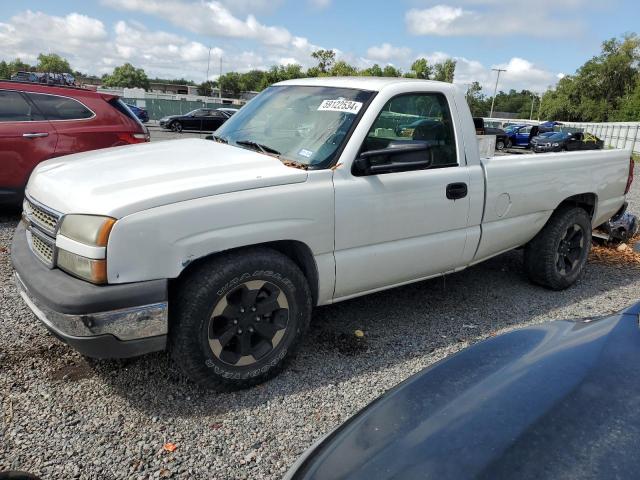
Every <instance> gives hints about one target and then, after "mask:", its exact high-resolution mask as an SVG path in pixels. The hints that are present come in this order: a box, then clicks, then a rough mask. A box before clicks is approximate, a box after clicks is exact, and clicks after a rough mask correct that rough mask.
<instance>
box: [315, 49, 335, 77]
mask: <svg viewBox="0 0 640 480" xmlns="http://www.w3.org/2000/svg"><path fill="white" fill-rule="evenodd" d="M311 56H312V57H313V58H315V59H316V60H317V61H318V70H319V71H320V73H327V72H328V71H329V69H331V67H332V66H333V64H334V63H335V61H336V52H334V51H333V50H322V49H321V50H316V51H315V52H312V53H311Z"/></svg>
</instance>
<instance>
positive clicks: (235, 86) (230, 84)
mask: <svg viewBox="0 0 640 480" xmlns="http://www.w3.org/2000/svg"><path fill="white" fill-rule="evenodd" d="M218 85H219V86H220V88H221V89H222V91H223V92H229V93H231V94H232V95H233V96H234V97H237V96H238V95H239V94H240V92H241V91H242V77H241V76H240V74H239V73H238V72H228V73H225V74H224V75H220V78H218Z"/></svg>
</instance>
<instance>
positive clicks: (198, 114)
mask: <svg viewBox="0 0 640 480" xmlns="http://www.w3.org/2000/svg"><path fill="white" fill-rule="evenodd" d="M207 115H209V110H197V111H196V113H195V114H194V115H193V116H194V117H206V116H207Z"/></svg>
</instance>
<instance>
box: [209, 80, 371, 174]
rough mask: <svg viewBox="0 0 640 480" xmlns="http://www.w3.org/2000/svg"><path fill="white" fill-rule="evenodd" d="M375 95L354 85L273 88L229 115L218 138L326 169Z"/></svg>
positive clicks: (232, 143) (218, 132)
mask: <svg viewBox="0 0 640 480" xmlns="http://www.w3.org/2000/svg"><path fill="white" fill-rule="evenodd" d="M371 95H373V93H372V92H368V91H364V90H354V89H350V88H335V87H315V86H295V85H291V86H289V85H287V86H274V87H269V88H267V89H266V90H265V91H263V92H262V93H261V94H260V95H258V96H257V97H255V98H254V99H253V100H251V102H249V103H248V104H247V105H245V106H244V107H242V109H241V110H239V111H238V113H236V114H234V115H233V116H232V117H231V118H230V119H229V120H227V121H226V122H225V123H224V125H222V127H220V128H219V129H218V130H217V131H216V137H217V138H218V139H219V140H220V141H222V142H227V143H229V144H230V145H236V146H239V147H242V148H251V149H254V150H258V151H263V153H264V151H266V152H268V153H270V154H274V155H278V156H279V158H280V159H281V160H283V161H293V162H296V163H299V164H303V165H305V166H307V167H314V168H326V167H328V166H329V165H330V164H331V162H332V161H333V159H334V156H335V154H336V152H337V151H338V150H339V148H340V146H341V145H342V143H343V142H344V140H345V138H346V136H347V133H348V132H349V130H350V128H351V126H352V125H353V124H354V121H355V119H356V117H357V116H358V114H359V113H360V112H361V111H362V110H363V108H364V105H365V104H366V102H367V101H368V100H369V98H371Z"/></svg>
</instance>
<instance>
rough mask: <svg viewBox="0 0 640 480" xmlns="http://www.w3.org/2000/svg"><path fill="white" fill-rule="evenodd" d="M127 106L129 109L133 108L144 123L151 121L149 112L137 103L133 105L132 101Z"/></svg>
mask: <svg viewBox="0 0 640 480" xmlns="http://www.w3.org/2000/svg"><path fill="white" fill-rule="evenodd" d="M127 107H129V110H131V111H132V112H133V113H134V115H135V116H136V117H138V119H139V120H140V121H141V122H142V123H146V122H148V121H149V113H148V112H147V111H146V110H145V109H144V108H140V107H138V106H137V105H132V104H130V103H127Z"/></svg>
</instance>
